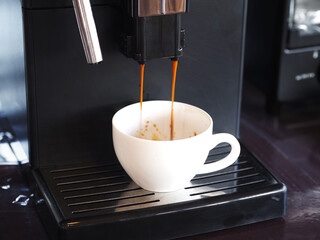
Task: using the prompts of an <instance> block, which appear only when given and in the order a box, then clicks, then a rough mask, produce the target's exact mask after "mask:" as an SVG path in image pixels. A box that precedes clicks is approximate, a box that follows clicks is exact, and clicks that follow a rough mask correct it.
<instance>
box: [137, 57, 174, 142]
mask: <svg viewBox="0 0 320 240" xmlns="http://www.w3.org/2000/svg"><path fill="white" fill-rule="evenodd" d="M144 67H145V64H141V65H140V125H141V126H142V102H143V81H144ZM177 68H178V61H177V60H174V61H172V90H171V122H170V140H173V138H174V126H173V102H174V92H175V86H176V77H177ZM140 129H142V128H140ZM140 135H142V136H144V134H143V133H140Z"/></svg>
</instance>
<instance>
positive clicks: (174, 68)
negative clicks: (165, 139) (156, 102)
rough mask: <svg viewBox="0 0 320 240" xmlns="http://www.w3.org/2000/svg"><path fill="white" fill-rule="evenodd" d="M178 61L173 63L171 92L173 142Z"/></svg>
mask: <svg viewBox="0 0 320 240" xmlns="http://www.w3.org/2000/svg"><path fill="white" fill-rule="evenodd" d="M177 68H178V61H177V60H175V61H172V92H171V124H170V140H173V137H174V132H173V102H174V90H175V87H176V77H177Z"/></svg>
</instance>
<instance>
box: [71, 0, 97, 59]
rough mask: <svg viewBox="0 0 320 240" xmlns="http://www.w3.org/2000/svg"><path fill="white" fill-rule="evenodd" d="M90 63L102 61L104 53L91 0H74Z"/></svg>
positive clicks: (85, 50)
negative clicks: (102, 52)
mask: <svg viewBox="0 0 320 240" xmlns="http://www.w3.org/2000/svg"><path fill="white" fill-rule="evenodd" d="M72 2H73V7H74V11H75V13H76V18H77V22H78V27H79V31H80V36H81V40H82V44H83V48H84V52H85V54H86V58H87V62H88V63H98V62H101V61H102V54H101V49H100V44H99V39H98V35H97V30H96V25H95V22H94V19H93V15H92V9H91V5H90V1H89V0H72Z"/></svg>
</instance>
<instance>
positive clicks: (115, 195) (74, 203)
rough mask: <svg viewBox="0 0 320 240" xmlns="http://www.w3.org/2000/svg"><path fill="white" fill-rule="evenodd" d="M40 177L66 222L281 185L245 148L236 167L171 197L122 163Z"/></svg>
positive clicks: (198, 179) (214, 155) (45, 172)
mask: <svg viewBox="0 0 320 240" xmlns="http://www.w3.org/2000/svg"><path fill="white" fill-rule="evenodd" d="M229 151H230V148H229V147H226V146H222V147H220V148H218V149H217V150H215V151H212V152H211V153H210V155H209V157H208V159H207V163H209V162H214V161H217V159H221V158H222V157H223V156H224V155H227V154H228V152H229ZM40 173H41V175H42V178H43V179H44V182H46V184H47V188H48V189H49V191H50V193H51V195H52V199H54V201H55V205H56V206H58V209H59V211H60V215H61V216H62V218H63V219H64V220H68V219H75V218H77V217H86V216H98V215H106V214H110V213H115V212H124V211H131V210H139V209H146V208H151V207H158V206H163V205H166V206H168V205H172V204H177V203H179V204H181V203H184V202H185V203H187V202H190V201H197V200H199V199H205V198H211V199H217V197H220V196H225V195H228V196H232V195H233V194H239V193H240V194H242V195H244V196H245V193H246V192H249V191H250V192H252V191H257V192H259V191H260V192H263V191H264V190H263V189H267V188H270V186H273V185H277V184H279V181H278V180H276V179H275V178H274V176H272V175H271V174H270V173H269V172H268V171H267V170H266V169H265V168H264V166H263V165H262V164H261V163H260V162H259V161H257V160H256V159H255V158H254V156H252V155H251V153H249V152H248V151H247V150H246V149H245V148H244V147H243V148H242V152H241V155H240V157H239V159H238V161H237V162H236V163H234V164H233V165H231V166H229V167H228V168H225V169H223V170H221V171H218V172H213V173H209V174H202V175H197V176H195V177H194V178H193V179H192V180H191V182H190V183H189V184H188V185H187V186H186V187H185V188H184V189H182V190H179V191H176V192H171V193H155V192H150V191H146V190H144V189H142V188H141V187H139V186H138V185H136V184H135V183H134V182H133V181H132V180H131V179H130V178H129V176H128V175H127V174H126V173H125V171H124V170H123V169H122V168H121V166H120V165H119V164H113V165H110V164H105V165H90V166H77V167H65V168H55V169H50V168H45V169H40ZM261 189H262V190H261ZM49 205H52V204H49Z"/></svg>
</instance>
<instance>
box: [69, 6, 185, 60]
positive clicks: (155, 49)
mask: <svg viewBox="0 0 320 240" xmlns="http://www.w3.org/2000/svg"><path fill="white" fill-rule="evenodd" d="M73 5H74V10H75V13H76V17H77V22H78V26H79V31H80V35H81V39H82V43H83V47H84V51H85V54H86V58H87V62H88V63H91V64H93V63H98V62H100V61H102V54H101V49H100V44H99V40H98V35H97V31H96V27H95V23H94V19H93V15H92V10H91V6H90V2H89V0H73ZM188 5H189V0H123V1H122V2H121V7H122V9H123V24H122V27H123V31H122V34H121V37H120V39H121V41H120V50H121V52H122V53H123V54H125V55H126V56H127V57H130V58H133V59H134V60H136V61H137V62H138V63H139V64H144V63H145V62H146V61H148V60H152V59H159V58H169V59H173V60H178V59H179V58H180V57H181V56H182V53H183V48H184V42H185V31H184V30H183V29H182V28H181V14H182V13H185V12H187V11H188Z"/></svg>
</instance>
